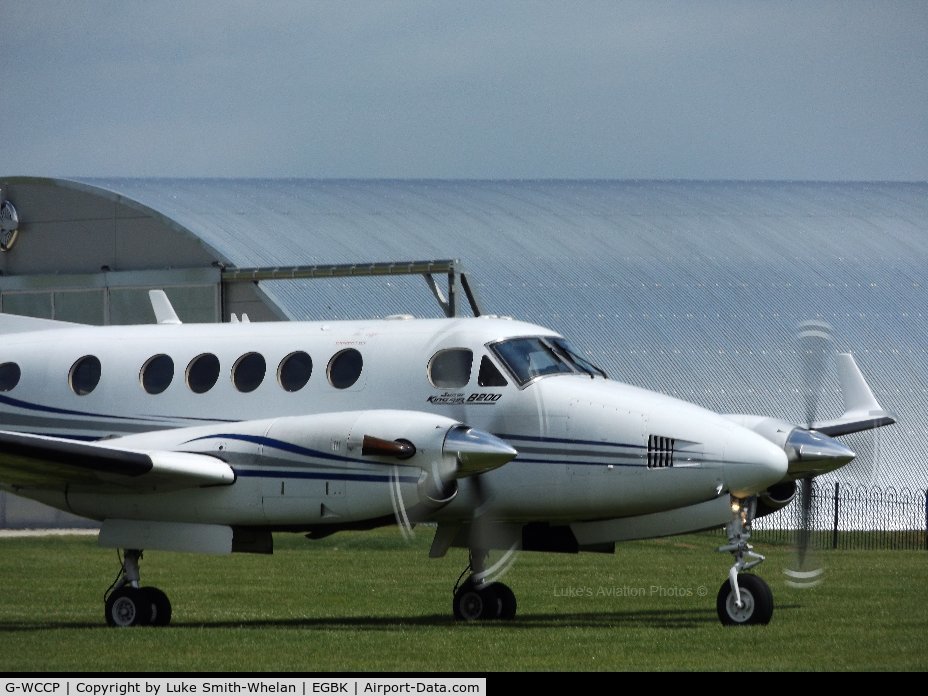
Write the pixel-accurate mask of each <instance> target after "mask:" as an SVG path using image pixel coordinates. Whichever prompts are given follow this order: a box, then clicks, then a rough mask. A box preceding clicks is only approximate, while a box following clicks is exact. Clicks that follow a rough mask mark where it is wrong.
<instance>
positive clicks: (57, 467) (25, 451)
mask: <svg viewBox="0 0 928 696" xmlns="http://www.w3.org/2000/svg"><path fill="white" fill-rule="evenodd" d="M234 482H235V473H234V472H233V471H232V468H231V467H230V466H229V465H228V464H226V463H225V462H223V461H220V460H219V459H216V458H214V457H211V456H209V455H206V454H192V453H188V452H172V451H159V450H154V451H139V450H130V449H120V448H118V447H114V446H107V445H106V444H105V443H88V442H76V441H74V440H66V439H62V438H55V437H46V436H42V435H26V434H23V433H13V432H3V431H0V485H2V486H3V487H5V488H9V489H11V490H14V491H15V490H16V489H18V488H45V489H58V488H64V487H65V486H74V485H86V486H92V487H93V488H94V489H95V490H97V491H99V492H101V493H103V492H123V493H125V492H129V491H132V490H138V491H153V490H159V491H167V490H177V489H181V488H191V487H199V486H217V485H229V484H232V483H234Z"/></svg>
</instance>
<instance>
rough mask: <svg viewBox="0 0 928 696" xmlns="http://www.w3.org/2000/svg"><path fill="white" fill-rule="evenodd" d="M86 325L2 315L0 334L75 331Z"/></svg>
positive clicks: (0, 316) (0, 314) (0, 315)
mask: <svg viewBox="0 0 928 696" xmlns="http://www.w3.org/2000/svg"><path fill="white" fill-rule="evenodd" d="M79 326H84V324H73V323H71V322H69V321H56V320H54V319H39V318H37V317H23V316H20V315H18V314H3V313H0V334H13V333H26V332H28V331H48V330H50V329H73V328H77V327H79Z"/></svg>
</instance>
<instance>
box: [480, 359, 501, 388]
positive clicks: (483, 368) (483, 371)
mask: <svg viewBox="0 0 928 696" xmlns="http://www.w3.org/2000/svg"><path fill="white" fill-rule="evenodd" d="M477 384H479V385H480V386H481V387H505V386H506V385H507V384H509V382H507V381H506V378H505V377H503V375H502V373H501V372H500V371H499V369H497V367H496V365H494V364H493V361H492V360H490V358H489V357H487V356H486V355H484V356H483V358H482V359H481V360H480V372H478V373H477Z"/></svg>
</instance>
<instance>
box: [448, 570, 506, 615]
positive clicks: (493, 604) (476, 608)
mask: <svg viewBox="0 0 928 696" xmlns="http://www.w3.org/2000/svg"><path fill="white" fill-rule="evenodd" d="M500 606H501V603H500V599H499V596H498V595H497V593H496V589H495V583H493V584H490V585H483V586H481V587H476V586H475V585H474V583H473V582H471V580H470V579H468V580H467V582H465V583H464V584H463V585H461V588H460V589H459V590H458V591H457V592H456V593H455V595H454V603H453V609H454V618H456V619H457V620H458V621H478V620H486V619H496V618H499V613H500Z"/></svg>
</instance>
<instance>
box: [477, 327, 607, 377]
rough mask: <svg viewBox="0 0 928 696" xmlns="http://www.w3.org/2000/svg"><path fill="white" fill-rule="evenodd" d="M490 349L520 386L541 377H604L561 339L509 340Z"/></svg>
mask: <svg viewBox="0 0 928 696" xmlns="http://www.w3.org/2000/svg"><path fill="white" fill-rule="evenodd" d="M490 347H491V348H492V350H493V352H494V353H496V355H497V356H498V357H499V359H500V360H502V361H503V364H504V365H505V366H506V368H507V369H508V370H509V372H511V373H512V376H513V377H515V379H516V381H517V382H518V383H519V384H520V385H524V384H527V383H528V382H530V381H531V380H533V379H535V378H536V377H542V376H545V375H558V374H576V373H578V372H582V373H584V374H588V375H590V377H593V376H594V375H599V376H601V377H605V376H606V373H605V372H603V371H602V370H601V369H599V368H598V367H596V366H595V365H593V363H591V362H590V361H589V360H587V359H586V358H584V357H583V356H581V355H580V354H579V353H578V352H577V351H576V350H574V349H573V348H572V347H571V346H570V344H569V343H567V341H565V340H564V339H563V338H542V337H528V338H510V339H509V340H507V341H500V342H499V343H495V344H493V345H492V346H490Z"/></svg>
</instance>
